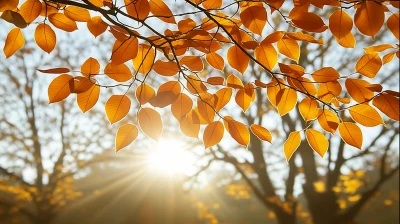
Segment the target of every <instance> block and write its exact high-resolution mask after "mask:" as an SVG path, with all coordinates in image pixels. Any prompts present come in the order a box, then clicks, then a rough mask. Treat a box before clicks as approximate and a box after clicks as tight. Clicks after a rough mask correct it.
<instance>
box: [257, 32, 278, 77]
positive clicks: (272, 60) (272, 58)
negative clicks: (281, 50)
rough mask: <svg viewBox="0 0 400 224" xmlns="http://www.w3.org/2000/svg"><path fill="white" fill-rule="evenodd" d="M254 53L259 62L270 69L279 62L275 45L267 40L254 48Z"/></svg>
mask: <svg viewBox="0 0 400 224" xmlns="http://www.w3.org/2000/svg"><path fill="white" fill-rule="evenodd" d="M254 55H255V57H256V59H257V61H258V62H260V63H261V64H262V65H263V66H265V67H266V68H267V69H269V70H270V71H271V70H272V69H273V68H274V67H275V65H276V63H277V62H278V53H277V52H276V50H275V48H274V46H272V44H271V43H268V42H266V41H265V40H264V41H262V42H261V43H260V45H259V46H258V47H257V48H256V49H255V50H254Z"/></svg>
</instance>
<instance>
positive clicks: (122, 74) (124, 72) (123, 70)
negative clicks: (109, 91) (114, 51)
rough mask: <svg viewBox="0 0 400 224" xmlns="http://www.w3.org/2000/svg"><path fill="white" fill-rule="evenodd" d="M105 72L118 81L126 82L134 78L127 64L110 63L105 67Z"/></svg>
mask: <svg viewBox="0 0 400 224" xmlns="http://www.w3.org/2000/svg"><path fill="white" fill-rule="evenodd" d="M104 73H105V74H106V75H107V76H108V77H110V78H112V79H114V80H115V81H117V82H126V81H128V80H130V79H132V73H131V70H130V69H129V68H128V66H126V65H125V64H119V65H116V64H112V63H108V64H107V65H106V67H105V68H104Z"/></svg>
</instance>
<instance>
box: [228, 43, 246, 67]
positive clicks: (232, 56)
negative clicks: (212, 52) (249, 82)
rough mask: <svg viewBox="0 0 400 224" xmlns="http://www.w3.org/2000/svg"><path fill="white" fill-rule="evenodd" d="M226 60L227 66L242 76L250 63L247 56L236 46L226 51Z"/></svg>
mask: <svg viewBox="0 0 400 224" xmlns="http://www.w3.org/2000/svg"><path fill="white" fill-rule="evenodd" d="M227 58H228V64H229V65H230V66H231V67H232V68H234V69H236V70H238V71H239V72H240V73H242V74H243V73H244V72H245V71H246V69H247V67H248V65H249V61H250V58H249V57H248V56H247V54H246V53H244V52H243V51H242V49H240V48H239V47H237V46H232V47H230V48H229V49H228V54H227Z"/></svg>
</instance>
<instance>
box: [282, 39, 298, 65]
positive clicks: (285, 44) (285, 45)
mask: <svg viewBox="0 0 400 224" xmlns="http://www.w3.org/2000/svg"><path fill="white" fill-rule="evenodd" d="M277 46H278V51H279V53H281V54H283V55H285V56H286V57H288V58H290V59H292V60H294V61H295V62H298V61H299V58H300V46H299V44H298V43H297V41H295V40H293V39H289V38H282V39H280V40H279V41H278V45H277Z"/></svg>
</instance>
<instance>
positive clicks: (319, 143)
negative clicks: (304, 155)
mask: <svg viewBox="0 0 400 224" xmlns="http://www.w3.org/2000/svg"><path fill="white" fill-rule="evenodd" d="M306 138H307V141H308V144H309V145H310V146H311V148H312V149H314V151H316V152H317V153H318V155H319V156H321V158H323V157H324V155H325V153H326V151H328V146H329V142H328V139H326V137H325V135H324V134H322V133H321V132H319V131H316V130H314V129H307V131H306Z"/></svg>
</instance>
